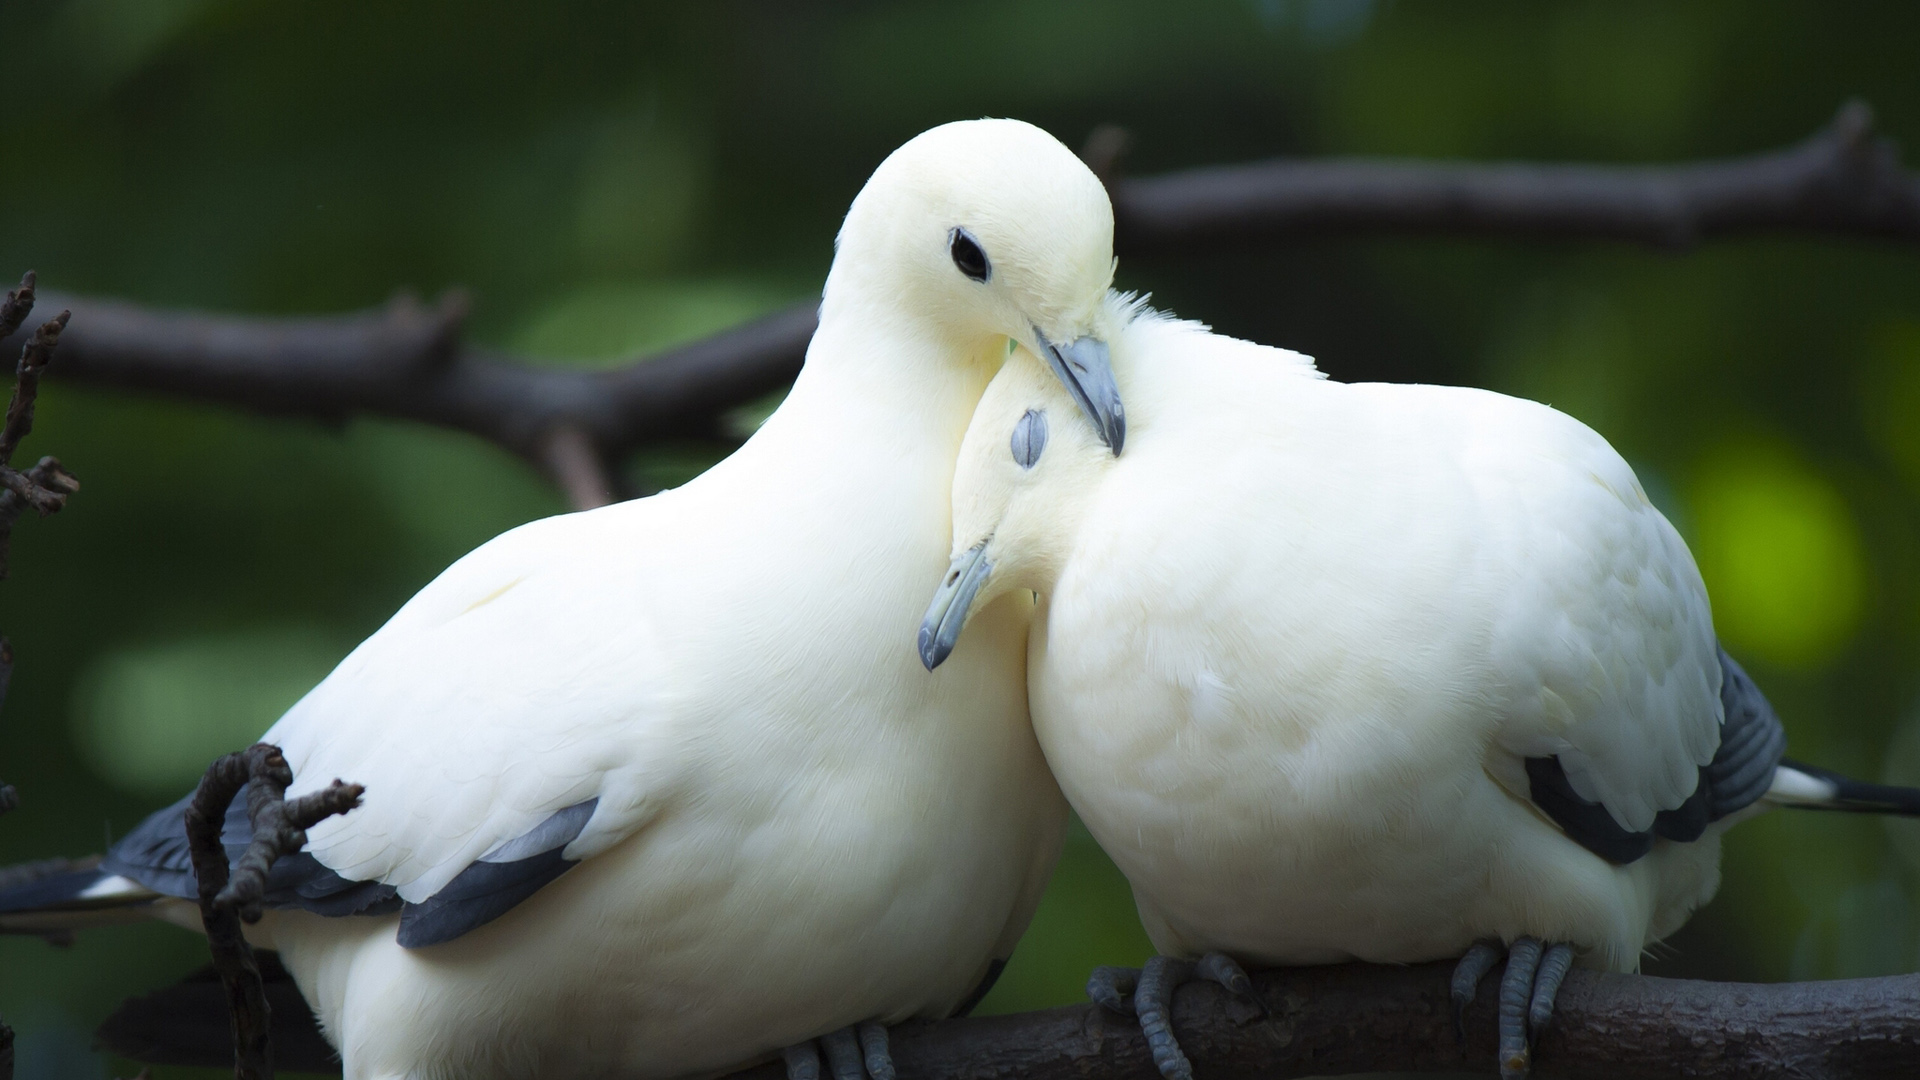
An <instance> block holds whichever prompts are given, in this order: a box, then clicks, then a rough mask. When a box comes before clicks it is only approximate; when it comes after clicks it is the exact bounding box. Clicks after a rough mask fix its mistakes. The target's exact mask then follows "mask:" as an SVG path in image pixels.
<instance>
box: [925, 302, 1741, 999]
mask: <svg viewBox="0 0 1920 1080" xmlns="http://www.w3.org/2000/svg"><path fill="white" fill-rule="evenodd" d="M1107 319H1108V320H1109V322H1110V326H1109V330H1108V334H1107V337H1108V340H1109V341H1110V342H1111V345H1112V350H1113V365H1114V373H1115V377H1116V379H1117V380H1118V383H1119V387H1120V392H1121V395H1122V397H1123V398H1124V400H1125V401H1126V403H1127V407H1128V413H1129V425H1130V427H1129V430H1130V434H1129V439H1128V444H1127V449H1126V452H1125V454H1123V455H1122V456H1120V457H1119V458H1118V459H1114V458H1113V457H1111V455H1108V454H1106V453H1105V452H1104V448H1103V447H1101V446H1100V445H1098V443H1096V442H1094V441H1093V440H1092V438H1091V437H1090V435H1089V434H1088V433H1087V432H1086V431H1085V430H1084V425H1075V424H1072V423H1061V422H1057V421H1055V422H1052V423H1050V424H1049V425H1048V428H1049V430H1050V433H1051V435H1050V440H1049V442H1048V445H1047V446H1046V447H1045V449H1044V452H1043V453H1042V454H1041V455H1040V457H1039V459H1038V461H1037V462H1036V463H1034V465H1033V467H1032V468H1031V469H1028V468H1023V467H1022V465H1021V464H1020V463H1019V462H1018V461H1016V460H1015V457H1014V454H1013V453H1011V452H1010V450H1009V433H1010V432H1011V431H1013V429H1014V428H1015V426H1016V425H1017V424H1018V423H1019V422H1020V420H1021V418H1022V417H1023V416H1024V415H1025V414H1027V413H1028V412H1029V411H1030V410H1042V411H1044V412H1045V414H1046V415H1047V416H1048V417H1050V418H1070V417H1071V414H1072V407H1071V403H1070V401H1069V400H1068V399H1067V397H1066V395H1065V394H1064V393H1062V392H1060V390H1059V389H1058V387H1056V386H1054V385H1052V383H1051V380H1049V379H1048V378H1047V377H1046V375H1045V373H1044V371H1043V370H1042V369H1041V368H1040V367H1039V365H1038V364H1036V363H1035V362H1034V361H1033V360H1032V359H1031V358H1026V357H1024V356H1023V358H1022V359H1021V360H1019V361H1015V362H1009V363H1008V364H1007V366H1006V367H1005V368H1004V369H1003V370H1002V372H1001V374H1000V375H999V377H998V378H997V379H996V380H995V381H994V383H993V385H992V386H991V387H989V389H988V391H987V393H986V395H985V397H984V399H983V400H982V402H981V405H980V409H979V412H978V413H977V414H976V416H975V418H974V421H973V425H972V427H971V428H970V430H969V431H968V434H967V440H966V442H965V444H964V446H963V449H962V453H961V459H960V465H959V471H958V474H957V476H956V478H955V490H954V506H955V511H954V516H955V536H954V553H955V556H956V559H957V562H956V564H955V565H956V566H958V565H961V564H963V563H966V562H967V560H968V559H969V555H968V552H969V550H970V549H972V548H973V547H974V546H975V545H976V544H979V543H980V542H982V541H986V544H985V548H984V551H983V553H982V554H981V555H980V558H982V559H984V560H985V561H986V562H988V563H990V564H991V566H992V569H991V572H990V575H989V576H988V578H987V583H986V585H985V586H984V587H983V588H982V589H981V591H980V593H979V596H978V600H977V601H976V602H977V603H980V602H991V601H993V600H994V599H995V598H996V597H998V596H1000V595H1001V594H1003V593H1007V592H1021V591H1024V590H1033V591H1035V592H1037V593H1038V594H1039V596H1040V607H1039V609H1038V617H1037V623H1036V630H1035V633H1034V635H1033V641H1032V645H1031V649H1030V654H1029V668H1030V673H1029V682H1030V701H1031V705H1032V709H1033V719H1034V724H1035V728H1036V731H1037V733H1038V735H1039V738H1040V742H1041V745H1042V746H1043V748H1044V749H1045V751H1046V755H1047V760H1048V762H1049V763H1050V764H1051V766H1052V767H1053V770H1054V773H1055V775H1056V777H1057V778H1058V779H1059V780H1060V783H1061V787H1062V789H1063V790H1064V791H1065V792H1066V794H1067V797H1068V800H1069V801H1070V802H1071V803H1072V804H1073V806H1074V807H1075V808H1076V809H1077V810H1078V812H1079V813H1080V815H1081V817H1082V818H1084V819H1085V821H1086V823H1087V826H1088V828H1089V829H1091V830H1092V832H1093V834H1094V836H1095V837H1096V838H1097V839H1098V840H1099V841H1100V843H1101V844H1102V846H1103V847H1105V848H1106V850H1107V851H1108V852H1109V853H1110V854H1111V855H1112V856H1113V858H1114V860H1115V862H1116V863H1118V864H1119V866H1120V868H1121V869H1122V870H1123V871H1124V872H1125V873H1126V875H1127V877H1128V879H1129V881H1130V882H1131V883H1132V885H1133V887H1134V894H1135V897H1136V900H1137V902H1138V905H1139V909H1140V914H1141V917H1142V919H1143V921H1144V922H1145V924H1146V927H1147V930H1148V933H1149V935H1150V936H1151V938H1152V939H1153V942H1154V944H1155V946H1156V947H1157V948H1158V949H1160V950H1161V951H1162V952H1163V953H1165V954H1169V955H1173V956H1187V957H1192V956H1198V955H1200V954H1203V953H1206V952H1211V951H1221V952H1225V953H1227V954H1229V955H1231V956H1233V957H1235V958H1237V959H1240V960H1242V961H1246V962H1251V963H1255V964H1261V965H1276V964H1300V963H1327V962H1335V961H1343V960H1352V959H1359V960H1370V961H1382V962H1395V963H1398V962H1412V961H1422V960H1433V959H1439V958H1445V957H1454V956H1459V955H1460V954H1461V953H1462V952H1463V951H1465V950H1466V949H1467V948H1468V946H1469V945H1471V944H1472V943H1474V942H1475V941H1476V940H1480V939H1485V938H1499V939H1501V940H1503V941H1509V942H1510V941H1513V940H1515V939H1516V938H1519V937H1522V936H1528V935H1530V936H1534V937H1540V938H1543V939H1545V940H1547V941H1558V942H1570V943H1572V944H1574V945H1575V946H1576V947H1577V948H1578V949H1580V950H1581V951H1582V952H1583V953H1584V954H1585V957H1586V962H1587V963H1589V964H1593V965H1597V966H1600V967H1605V968H1611V969H1615V970H1632V969H1634V968H1635V967H1636V966H1637V964H1638V958H1639V955H1640V952H1641V950H1642V949H1643V948H1645V947H1646V946H1647V945H1648V944H1649V943H1650V942H1652V941H1654V940H1656V939H1658V938H1659V937H1661V936H1662V935H1664V934H1666V933H1669V932H1671V931H1672V930H1674V929H1675V928H1677V927H1678V926H1679V925H1680V923H1681V922H1682V921H1684V919H1685V918H1686V917H1687V915H1688V914H1689V913H1690V912H1691V911H1693V910H1694V908H1696V907H1697V906H1698V905H1699V904H1701V903H1703V902H1705V901H1706V900H1707V899H1708V898H1709V897H1711V895H1712V894H1713V891H1714V889H1715V887H1716V885H1717V882H1718V868H1717V863H1718V834H1719V831H1720V829H1721V828H1723V827H1724V822H1723V823H1720V824H1716V825H1713V826H1711V827H1710V828H1709V829H1708V831H1707V833H1706V835H1705V836H1704V837H1702V838H1701V839H1700V840H1699V841H1697V842H1694V843H1688V844H1670V843H1664V842H1661V843H1656V844H1655V846H1654V849H1653V852H1652V854H1651V855H1650V856H1648V857H1646V858H1642V859H1639V860H1638V861H1634V862H1630V863H1627V864H1626V865H1614V864H1612V863H1610V862H1608V861H1606V860H1604V859H1602V858H1600V857H1599V856H1597V855H1595V854H1593V853H1592V852H1590V851H1588V850H1587V849H1585V848H1583V847H1582V846H1580V844H1578V843H1575V842H1574V841H1573V840H1571V839H1569V838H1568V836H1567V835H1566V834H1565V833H1564V832H1563V831H1562V830H1561V828H1560V827H1559V826H1558V825H1556V824H1555V823H1554V822H1553V821H1552V820H1550V819H1549V818H1548V816H1547V815H1546V814H1544V813H1542V812H1541V810H1540V809H1539V808H1537V807H1536V806H1535V805H1534V803H1533V802H1531V801H1530V800H1529V781H1528V775H1527V773H1526V771H1525V759H1527V758H1535V757H1544V756H1558V757H1559V759H1560V761H1561V763H1562V765H1563V766H1564V768H1565V771H1566V775H1567V778H1568V780H1569V781H1570V782H1571V784H1572V786H1573V788H1574V790H1575V791H1576V792H1577V793H1578V794H1579V795H1581V796H1583V797H1585V798H1586V799H1588V800H1590V801H1596V802H1599V803H1601V804H1602V805H1603V806H1604V807H1605V808H1606V810H1607V811H1608V812H1609V813H1610V814H1611V816H1612V818H1613V820H1614V821H1615V822H1616V823H1617V824H1618V825H1620V826H1623V827H1624V828H1625V829H1627V830H1629V831H1636V832H1637V831H1643V830H1646V829H1647V828H1648V827H1649V826H1651V825H1652V824H1653V821H1654V816H1655V814H1656V813H1657V812H1659V811H1662V810H1671V809H1673V808H1676V807H1678V806H1680V805H1681V803H1682V802H1684V801H1685V800H1686V799H1687V797H1688V795H1689V794H1690V793H1692V792H1693V791H1694V788H1695V785H1696V783H1697V782H1698V777H1699V767H1700V766H1701V765H1704V764H1706V763H1707V762H1708V761H1710V760H1711V759H1712V758H1713V756H1714V752H1715V749H1716V747H1717V746H1718V745H1719V743H1720V724H1721V702H1720V699H1719V691H1720V681H1721V669H1720V666H1719V660H1718V654H1717V647H1716V643H1715V638H1714V635H1713V630H1712V623H1711V617H1710V613H1709V609H1708V605H1707V597H1706V593H1705V590H1704V588H1703V586H1702V584H1701V581H1700V577H1699V574H1698V573H1697V572H1696V570H1695V568H1694V564H1693V561H1692V559H1691V558H1690V557H1689V555H1688V553H1687V551H1686V549H1685V547H1684V545H1683V544H1682V542H1681V540H1680V538H1679V537H1678V536H1677V535H1676V534H1675V532H1674V530H1673V528H1672V527H1671V526H1670V525H1669V524H1668V523H1667V521H1666V520H1665V519H1664V518H1663V517H1662V516H1661V515H1660V513H1659V512H1658V511H1657V510H1655V509H1654V508H1653V506H1652V505H1651V504H1649V503H1648V501H1647V498H1646V496H1645V494H1644V492H1643V491H1642V490H1641V488H1640V485H1639V484H1638V483H1637V482H1636V481H1635V479H1634V476H1633V473H1632V471H1631V470H1630V469H1629V468H1628V466H1627V465H1626V463H1625V462H1624V461H1622V460H1621V458H1620V457H1619V455H1618V454H1616V453H1615V452H1614V451H1613V450H1612V448H1610V447H1609V446H1608V445H1607V443H1606V442H1605V441H1604V440H1602V439H1601V438H1600V437H1599V436H1597V435H1595V434H1594V433H1593V432H1592V431H1590V430H1588V429H1587V428H1586V427H1584V426H1583V425H1581V424H1580V423H1578V422H1577V421H1575V420H1573V419H1571V418H1569V417H1567V416H1565V415H1563V414H1561V413H1558V412H1555V411H1553V410H1552V409H1549V408H1547V407H1545V406H1542V405H1537V404H1534V403H1531V402H1526V401H1521V400H1517V399H1514V398H1509V397H1504V396H1501V395H1498V394H1493V393H1488V392H1484V391H1479V390H1468V389H1454V388H1444V387H1435V386H1400V385H1384V384H1379V385H1347V384H1341V383H1337V382H1332V381H1327V380H1324V379H1322V378H1321V377H1320V376H1319V375H1318V374H1317V373H1316V372H1315V371H1314V369H1313V367H1312V364H1311V362H1310V361H1309V360H1308V359H1306V358H1305V357H1302V356H1300V355H1298V354H1295V353H1290V352H1286V351H1284V350H1279V349H1271V348H1264V347H1261V346H1256V345H1252V344H1249V343H1246V342H1242V341H1236V340H1233V339H1230V338H1226V337H1221V336H1218V335H1214V334H1210V333H1208V332H1206V330H1205V329H1204V328H1203V327H1199V326H1197V325H1194V324H1190V323H1179V322H1174V321H1171V320H1168V319H1165V318H1162V317H1158V316H1154V315H1151V314H1142V313H1141V312H1140V311H1139V309H1137V308H1135V307H1133V306H1130V305H1128V304H1126V303H1125V302H1124V301H1120V300H1117V299H1116V300H1114V301H1112V303H1111V305H1110V308H1109V311H1108V314H1107ZM937 606H938V604H936V607H937ZM969 647H971V642H970V640H968V639H967V637H962V638H961V639H960V642H959V645H958V647H957V648H956V649H955V651H954V652H953V655H954V656H955V657H960V656H964V655H965V654H966V652H967V649H968V648H969Z"/></svg>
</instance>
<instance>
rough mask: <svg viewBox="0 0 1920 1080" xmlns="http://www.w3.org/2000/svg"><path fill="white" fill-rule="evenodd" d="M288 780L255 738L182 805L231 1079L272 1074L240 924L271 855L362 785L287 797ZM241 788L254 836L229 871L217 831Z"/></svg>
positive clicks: (271, 751)
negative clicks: (224, 1022) (228, 1042)
mask: <svg viewBox="0 0 1920 1080" xmlns="http://www.w3.org/2000/svg"><path fill="white" fill-rule="evenodd" d="M292 782H293V771H292V770H291V769H289V768H288V767H287V761H286V758H285V757H283V756H281V753H280V748H279V747H277V746H273V745H270V744H268V743H256V744H255V745H253V746H251V747H249V748H248V749H246V750H242V751H240V752H239V753H234V754H228V755H226V756H225V757H223V758H220V759H219V760H218V761H215V762H214V763H213V764H212V765H210V766H208V767H207V772H206V775H205V776H202V777H201V778H200V786H199V788H198V789H197V790H196V791H195V792H194V795H193V801H192V802H191V803H190V804H188V806H187V843H188V845H189V848H190V850H191V853H192V857H193V873H194V878H195V880H196V883H197V884H198V886H199V893H200V919H201V922H202V924H203V925H204V926H205V928H206V933H207V947H208V949H209V950H211V952H212V953H213V965H214V968H215V969H216V970H218V971H219V973H220V983H221V986H222V987H223V988H224V989H225V990H226V996H227V1009H228V1013H229V1016H230V1019H231V1020H232V1026H233V1053H234V1063H233V1075H234V1077H235V1080H270V1078H271V1077H272V1076H273V1045H272V1039H271V1037H270V1035H271V1031H272V1016H273V1014H272V1010H271V1008H270V1007H269V1006H268V1004H267V994H266V989H265V986H264V985H263V984H262V982H261V979H260V968H259V965H258V964H256V963H255V961H254V958H253V949H252V948H251V947H250V946H249V945H248V944H247V940H246V936H245V934H244V933H243V931H242V930H241V924H242V922H249V923H250V922H258V921H259V919H260V914H261V912H260V905H261V902H262V900H263V898H264V897H265V895H266V886H267V874H268V873H269V872H270V871H271V870H272V869H273V863H274V861H275V860H276V859H279V858H280V857H281V856H283V855H290V854H292V853H294V852H296V851H299V850H300V849H301V848H302V847H303V846H305V844H306V842H307V834H306V830H307V829H309V828H312V827H313V826H314V825H315V824H316V823H318V822H320V821H322V820H324V819H326V818H329V817H332V816H333V815H335V814H344V813H346V812H347V811H349V810H352V809H353V808H354V807H356V806H358V805H360V796H361V795H362V794H363V793H364V791H365V789H364V788H362V787H360V785H358V784H343V783H341V782H340V781H338V780H335V781H334V782H333V783H332V785H330V786H329V787H327V788H324V789H322V790H320V791H316V792H314V793H313V794H310V795H303V796H301V797H300V798H298V799H294V800H293V801H291V802H288V801H287V799H286V791H287V785H288V784H290V783H292ZM242 787H246V788H247V816H248V819H249V820H250V821H251V822H252V824H253V839H252V840H251V841H250V842H249V843H248V844H247V848H246V850H245V852H244V853H242V854H241V856H240V859H239V861H238V863H237V864H236V865H235V866H234V867H233V868H232V871H231V876H229V867H228V863H227V849H226V845H225V844H224V843H222V841H221V836H220V834H221V830H222V828H223V827H224V826H225V824H226V819H227V808H228V807H229V806H230V805H232V803H233V799H234V796H235V795H237V794H239V792H240V789H241V788H242Z"/></svg>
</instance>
